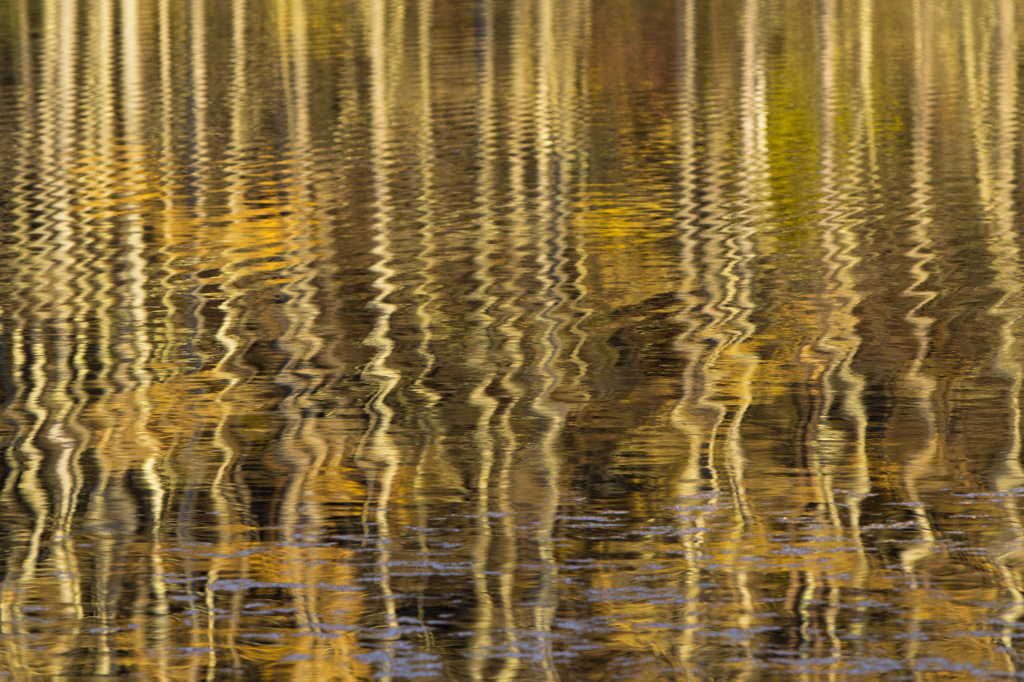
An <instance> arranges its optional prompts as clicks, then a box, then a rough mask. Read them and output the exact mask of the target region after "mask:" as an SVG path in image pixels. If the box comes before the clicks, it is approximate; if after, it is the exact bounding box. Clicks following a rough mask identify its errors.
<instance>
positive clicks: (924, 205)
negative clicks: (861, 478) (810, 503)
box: [899, 0, 939, 676]
mask: <svg viewBox="0 0 1024 682" xmlns="http://www.w3.org/2000/svg"><path fill="white" fill-rule="evenodd" d="M933 32H934V27H933V22H932V5H931V3H929V2H927V1H926V0H915V2H914V32H913V35H914V86H913V93H912V96H911V97H912V100H911V107H912V111H913V118H912V130H911V147H912V155H913V157H912V158H913V161H912V173H913V180H912V187H913V190H912V202H911V205H912V207H913V213H912V225H911V228H910V239H911V243H912V244H913V246H912V248H911V249H910V250H909V251H908V252H907V256H908V257H909V258H911V259H912V260H913V261H914V264H913V265H912V266H911V268H910V272H911V275H912V276H913V280H914V281H913V283H912V284H911V285H910V286H909V287H907V288H906V290H904V292H903V295H904V296H908V297H911V298H913V299H917V303H916V305H914V306H913V307H912V308H911V309H910V311H908V312H907V314H906V318H905V319H906V320H907V322H908V323H909V324H910V326H911V329H912V332H913V335H914V337H915V339H916V341H917V353H916V355H915V357H914V359H913V361H912V362H911V364H910V367H909V368H908V370H907V372H906V374H905V376H904V382H905V384H906V386H907V393H908V395H911V396H913V397H914V401H915V403H916V404H915V409H916V416H917V420H918V421H919V422H920V423H921V424H922V426H923V427H924V434H923V437H921V436H917V439H918V442H921V443H922V444H921V445H920V446H919V447H918V448H917V449H915V450H914V451H912V454H911V455H910V456H909V457H907V459H906V460H905V461H904V462H903V467H902V468H903V471H902V479H903V485H904V489H905V491H906V495H907V500H908V502H909V503H910V505H911V506H910V512H911V514H912V515H913V517H914V521H915V522H916V524H917V528H918V531H917V537H916V539H915V542H913V543H912V544H910V545H908V546H906V547H904V548H902V549H901V550H900V551H899V557H900V562H901V564H902V565H903V569H904V570H905V571H906V572H907V573H908V574H910V576H911V586H912V587H913V594H912V596H911V599H912V600H913V601H914V605H913V607H912V609H911V614H910V616H909V620H910V627H911V630H912V631H911V632H910V633H908V634H909V637H910V639H909V642H908V643H907V650H906V654H905V655H906V656H907V658H908V661H909V664H910V665H911V666H916V664H917V658H918V655H919V653H918V652H919V649H920V644H919V632H920V627H921V621H922V620H923V618H924V617H925V615H924V614H925V611H924V605H923V604H922V600H923V599H924V598H925V597H926V595H925V594H924V592H923V590H921V589H920V588H919V586H918V584H917V580H916V577H914V571H915V564H917V562H919V561H920V560H921V559H923V558H924V557H926V556H927V555H928V554H929V553H930V552H931V550H932V547H933V546H934V544H935V533H934V531H933V530H932V525H931V519H930V517H929V515H928V512H927V510H926V509H925V507H924V504H923V502H922V500H921V496H920V492H919V481H920V480H921V478H922V477H923V476H925V475H929V474H930V475H934V471H932V469H933V462H934V460H935V455H936V451H937V448H938V437H939V434H938V418H937V415H936V411H935V405H934V393H935V380H934V379H933V378H932V377H931V376H929V375H928V374H926V373H925V372H924V371H923V370H922V368H923V364H924V361H925V358H926V357H927V356H928V351H929V348H930V346H931V334H930V332H931V327H932V324H933V323H934V319H933V318H931V317H928V316H926V315H923V314H922V313H921V310H922V309H923V308H924V306H926V305H927V304H928V303H929V302H931V300H932V299H933V298H935V296H936V294H935V292H933V291H928V290H923V289H921V287H922V285H924V284H925V282H927V281H928V279H929V278H930V276H931V273H930V270H929V268H928V264H929V262H930V261H931V260H932V259H933V258H934V256H933V255H932V249H933V241H932V238H931V234H930V226H931V223H932V216H931V213H932V158H931V153H932V149H931V148H932V106H933V102H932V97H933V92H932V89H933V74H932V69H933V60H934V54H933V52H932V41H933V39H934V36H933ZM920 675H921V673H920V672H919V671H915V676H920Z"/></svg>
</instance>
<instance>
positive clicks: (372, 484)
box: [356, 1, 404, 680]
mask: <svg viewBox="0 0 1024 682" xmlns="http://www.w3.org/2000/svg"><path fill="white" fill-rule="evenodd" d="M403 11H404V7H402V6H397V7H396V6H389V5H388V4H386V3H380V2H373V1H367V2H365V3H364V12H365V13H366V14H367V15H368V16H369V30H370V35H369V58H370V78H371V82H370V87H371V96H370V98H371V99H370V107H371V111H372V132H371V147H372V154H373V181H374V190H375V193H376V201H375V216H374V227H373V229H374V237H373V242H374V248H373V250H372V253H373V255H374V256H376V257H377V262H376V263H375V264H374V265H373V266H372V268H371V270H372V271H373V272H374V274H375V275H376V279H375V280H374V283H373V287H374V289H376V291H377V295H376V296H375V297H374V299H373V300H372V301H371V303H370V307H371V308H372V309H373V310H375V311H376V314H377V317H376V320H375V321H374V326H373V329H372V330H371V332H370V335H369V337H367V339H366V341H365V343H366V344H367V345H369V346H371V347H372V348H374V349H376V352H375V354H374V356H373V359H372V360H371V361H370V362H369V363H368V364H367V366H366V369H365V370H364V371H363V377H364V378H365V379H366V380H367V381H368V382H369V383H370V384H371V385H375V386H376V389H375V391H374V394H373V397H372V398H371V399H370V400H369V401H368V402H367V405H366V412H367V415H368V416H369V425H368V426H367V429H366V432H365V433H364V434H363V439H362V441H361V442H360V444H359V449H358V452H357V454H356V463H357V464H358V465H359V466H360V467H361V468H363V469H364V470H365V471H366V472H367V477H368V479H369V485H368V486H367V496H366V505H367V506H366V512H365V514H364V523H365V522H368V521H369V511H370V509H371V505H374V503H375V511H374V516H373V518H374V521H375V522H376V531H375V533H374V535H375V536H376V539H377V543H376V544H377V570H378V574H379V576H380V589H381V593H382V597H383V599H384V618H385V624H386V625H387V627H388V630H389V635H388V637H387V639H388V640H389V641H390V640H393V639H394V638H395V637H397V628H398V613H397V606H396V603H395V595H394V592H393V590H392V587H391V568H390V563H391V547H390V545H391V527H390V523H389V517H388V505H389V502H390V496H391V491H392V486H393V483H394V479H395V474H396V473H397V471H398V466H399V453H398V450H397V448H396V446H395V443H394V440H393V437H392V434H391V425H392V421H393V419H394V410H393V409H392V408H391V406H390V405H389V404H388V397H389V396H390V395H391V393H392V392H393V391H394V390H395V387H396V386H397V385H398V383H399V381H400V380H401V376H402V375H401V373H400V372H399V371H398V370H396V369H394V368H392V367H391V366H390V365H389V362H388V360H389V358H390V357H391V355H392V352H393V350H394V346H395V342H394V340H393V339H392V337H391V318H392V315H393V314H394V313H395V310H396V309H397V308H396V306H395V304H393V303H390V302H389V301H388V298H389V296H390V295H391V294H392V293H394V292H395V290H396V287H395V286H394V285H393V284H392V283H391V278H392V277H393V276H394V275H395V274H396V271H395V269H394V268H393V267H392V260H393V258H394V256H393V253H392V247H391V240H392V237H391V230H392V226H391V213H392V199H391V189H390V187H391V182H392V181H391V177H390V175H391V172H392V165H393V161H392V160H391V154H390V153H389V148H390V146H391V144H392V141H391V120H390V119H391V107H392V101H391V98H390V88H389V84H390V82H391V81H390V75H391V69H390V68H389V66H390V64H391V60H390V59H389V55H390V54H391V53H392V50H389V48H388V46H389V44H390V40H389V38H390V37H391V36H392V35H396V34H397V35H398V36H400V35H401V32H395V33H392V32H391V31H389V20H390V19H391V18H392V17H390V16H389V13H401V12H403ZM398 53H399V54H400V53H401V49H398ZM374 493H376V495H374ZM365 532H366V534H367V536H370V535H371V533H370V530H369V526H367V527H366V530H365ZM386 651H387V652H388V653H387V655H388V658H387V660H385V661H384V662H383V663H382V665H381V673H382V675H383V679H386V680H390V679H392V676H393V675H394V674H395V667H394V666H395V663H394V656H395V653H394V650H393V649H392V648H391V647H390V646H389V647H387V649H386Z"/></svg>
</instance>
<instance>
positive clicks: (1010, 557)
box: [964, 0, 1024, 669]
mask: <svg viewBox="0 0 1024 682" xmlns="http://www.w3.org/2000/svg"><path fill="white" fill-rule="evenodd" d="M995 20H996V22H997V25H998V30H997V31H996V44H997V51H996V54H995V59H994V61H995V64H994V67H995V69H994V70H995V77H994V80H995V84H994V90H995V92H994V97H992V99H993V100H994V101H993V104H994V109H995V111H994V124H995V136H994V144H993V148H992V149H991V153H986V152H987V151H988V150H987V149H985V148H984V147H985V146H986V140H985V137H984V136H982V135H976V136H975V138H974V140H975V154H976V157H977V162H978V174H977V181H978V184H979V191H980V190H982V187H981V186H982V185H984V184H985V183H986V182H989V183H990V184H991V187H990V193H989V195H988V201H987V202H986V206H985V208H986V213H987V214H988V218H989V220H988V221H987V222H988V224H989V226H990V228H989V229H990V235H989V238H988V239H987V240H986V246H987V248H988V251H989V253H990V254H991V263H990V268H991V269H992V270H993V271H994V280H995V281H994V283H995V286H996V288H997V289H998V290H1000V291H1002V296H1000V298H999V299H998V300H997V301H996V302H995V303H994V304H993V305H992V306H991V308H990V309H989V311H988V312H989V314H990V315H992V316H993V317H996V318H998V319H1000V320H1001V324H1000V326H999V349H998V351H997V352H996V357H995V358H994V365H995V367H996V369H997V371H999V372H1000V373H1001V374H1003V375H1004V376H1005V377H1007V378H1008V379H1009V380H1010V386H1009V389H1008V397H1007V412H1008V414H1009V427H1010V442H1009V443H1008V444H1007V446H1006V447H1005V450H1004V451H1003V452H1001V453H998V455H997V457H998V459H997V460H996V462H995V466H993V467H992V471H991V473H990V477H991V480H990V485H991V487H992V489H993V490H994V491H995V492H997V493H1000V497H1001V504H1002V505H1003V509H1004V512H1003V513H1004V515H1005V517H1006V521H1007V524H1008V526H1009V527H1010V529H1011V531H1012V535H1013V537H1014V541H1015V542H1014V543H1013V545H1011V547H1012V548H1011V549H1008V550H1007V551H1005V552H1003V553H1001V554H994V553H993V554H994V555H993V556H992V561H993V563H994V564H995V565H996V568H997V570H998V572H999V574H1000V577H1001V579H1002V582H1003V586H1004V589H1005V590H1006V592H1007V594H1008V595H1009V602H1010V603H1009V604H1007V605H1006V606H1005V608H1004V609H1003V610H1002V613H1001V614H1000V618H1001V619H1002V621H1003V627H1002V629H1001V633H1000V635H1001V640H1002V643H1003V645H1004V647H1005V648H1006V651H1007V652H1008V656H1009V659H1010V661H1009V662H1010V665H1011V669H1016V668H1017V666H1018V665H1019V656H1017V655H1016V654H1015V652H1014V646H1013V643H1012V636H1013V632H1015V630H1016V628H1015V625H1016V623H1017V622H1018V621H1019V620H1020V619H1021V618H1022V617H1024V584H1022V581H1021V577H1020V573H1019V569H1018V568H1017V567H1016V566H1015V564H1016V561H1015V560H1016V556H1015V554H1016V553H1018V552H1019V549H1018V546H1019V545H1020V544H1021V543H1022V542H1024V522H1022V520H1021V514H1020V511H1019V509H1018V507H1017V504H1018V502H1017V496H1016V495H1014V494H1013V491H1014V490H1016V489H1019V488H1020V487H1022V486H1024V467H1022V466H1021V461H1020V457H1021V445H1022V436H1021V428H1022V424H1021V421H1022V409H1021V398H1020V394H1021V390H1022V389H1024V363H1021V361H1020V340H1019V338H1018V332H1017V329H1018V327H1019V323H1020V320H1021V318H1022V314H1021V310H1020V305H1021V295H1022V293H1024V282H1022V275H1021V268H1022V263H1021V250H1020V244H1019V238H1018V235H1017V230H1016V217H1017V216H1016V212H1015V210H1014V193H1015V191H1016V187H1017V182H1016V158H1015V150H1016V148H1017V145H1018V139H1017V138H1018V134H1017V129H1018V125H1019V115H1018V104H1017V102H1018V98H1019V87H1018V79H1017V59H1018V50H1017V25H1018V21H1017V11H1016V7H1015V5H1014V4H1013V3H1012V2H1006V1H1005V0H999V2H998V3H997V6H996V17H995ZM973 30H974V26H973V23H971V24H968V23H967V22H966V21H965V26H964V32H965V34H966V33H970V32H973ZM970 47H971V46H969V45H968V44H965V51H966V50H967V49H970ZM973 57H978V60H979V61H980V55H968V54H965V62H967V61H968V60H971V59H972V58H973ZM986 94H987V93H986ZM973 97H974V98H977V99H981V97H980V96H979V94H974V95H973ZM974 103H975V102H972V104H974ZM980 104H981V102H977V105H979V108H980ZM974 125H975V126H978V127H981V122H980V121H978V120H976V121H974ZM986 161H988V162H989V163H991V167H990V168H988V169H984V170H983V169H982V164H984V163H985V162H986ZM982 196H983V198H985V197H984V195H982Z"/></svg>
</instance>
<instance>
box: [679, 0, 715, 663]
mask: <svg viewBox="0 0 1024 682" xmlns="http://www.w3.org/2000/svg"><path fill="white" fill-rule="evenodd" d="M675 10H676V50H677V55H678V57H677V64H676V81H677V88H678V95H677V100H676V125H677V127H678V133H677V140H678V146H679V166H678V196H679V200H678V207H677V221H678V224H679V270H680V272H679V287H678V290H677V293H676V295H677V298H678V299H679V300H680V303H681V309H680V310H679V312H678V313H677V314H676V320H677V321H678V322H679V323H681V324H682V325H683V327H684V331H683V332H682V333H680V334H679V335H678V336H677V337H676V339H675V344H674V345H675V348H676V352H677V353H679V354H680V356H681V357H682V358H683V359H684V366H683V372H682V375H681V376H680V396H679V400H678V401H677V403H676V405H675V407H674V408H673V409H672V411H671V413H670V417H669V419H670V422H671V423H672V425H673V427H674V428H675V429H676V430H677V431H678V432H679V433H680V435H681V436H682V441H683V442H682V443H681V450H682V453H683V457H684V458H685V461H684V463H683V465H682V467H681V470H680V473H679V476H678V479H677V480H676V481H675V487H674V493H675V497H676V500H675V502H676V505H677V509H678V514H677V517H676V518H677V520H676V523H677V524H678V527H679V531H680V532H679V537H680V544H681V545H682V547H683V552H684V557H683V564H684V567H685V568H684V569H683V571H682V577H681V578H680V580H681V582H682V591H683V595H684V598H685V600H686V602H687V603H686V604H685V605H684V606H681V607H680V611H681V612H682V613H681V614H679V615H678V616H677V617H678V618H679V620H680V621H681V622H682V623H683V624H684V626H685V627H684V628H683V630H682V631H681V632H680V634H679V636H678V638H677V640H676V644H675V646H674V652H673V653H674V658H675V660H676V661H677V662H678V663H677V665H678V666H679V667H680V668H682V669H684V670H689V669H692V668H693V667H694V662H693V659H694V656H695V655H696V653H697V650H698V647H699V640H698V632H699V630H700V629H701V628H700V624H701V615H702V614H701V611H702V609H701V608H700V606H699V604H700V601H701V594H702V591H703V590H702V584H701V579H700V576H701V559H702V552H703V545H704V541H705V539H706V538H705V536H706V533H707V529H708V520H707V518H706V517H707V515H708V512H707V511H705V510H706V509H709V508H714V507H715V503H716V501H717V495H718V493H719V492H720V491H719V490H718V482H717V480H716V478H715V476H714V473H713V472H709V471H707V469H706V468H705V467H704V466H703V447H702V443H703V440H704V435H705V433H706V431H707V428H708V420H707V418H706V417H707V416H708V415H707V414H706V410H702V409H701V408H700V406H699V402H700V399H701V396H702V395H703V393H702V391H701V388H700V386H699V385H698V377H697V368H698V366H699V365H700V362H701V356H702V355H703V354H704V350H705V349H704V347H703V345H702V344H701V343H699V342H698V341H696V340H695V339H694V338H693V336H694V333H695V332H696V331H697V330H699V328H700V319H699V316H698V311H699V308H700V305H701V295H700V292H699V290H698V288H699V282H698V273H699V269H700V264H699V262H698V261H699V257H700V254H699V241H698V235H699V232H700V216H699V202H700V197H699V187H698V173H699V171H698V164H699V158H698V157H699V155H698V150H697V145H698V136H697V118H698V116H699V114H700V105H701V101H700V92H699V90H698V87H697V74H698V70H699V60H698V53H697V43H698V32H697V17H698V11H697V1H696V0H678V1H677V3H676V8H675ZM704 474H707V477H705V475H704ZM705 488H710V489H711V496H710V497H709V499H706V500H704V499H702V496H703V494H704V492H705ZM687 502H695V504H687ZM702 502H703V503H702Z"/></svg>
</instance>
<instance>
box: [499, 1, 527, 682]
mask: <svg viewBox="0 0 1024 682" xmlns="http://www.w3.org/2000/svg"><path fill="white" fill-rule="evenodd" d="M532 10H533V3H531V2H520V3H515V4H514V5H513V7H512V12H513V17H512V22H511V35H510V38H509V40H510V51H511V54H510V57H509V62H510V65H509V66H510V75H509V80H510V82H509V83H508V85H507V87H505V88H501V89H500V90H499V92H504V93H507V94H508V97H509V99H510V102H509V105H508V121H509V123H508V125H509V135H508V149H509V152H508V154H509V178H508V183H509V190H510V200H509V201H510V204H509V206H508V210H509V214H510V215H509V222H510V227H509V236H508V244H507V247H506V254H505V256H504V258H505V261H506V266H507V268H508V270H509V272H510V273H513V275H512V277H510V278H509V281H508V282H507V283H506V284H505V286H504V287H503V288H502V289H501V290H500V295H501V299H502V300H501V302H500V303H499V304H498V307H497V309H496V313H497V314H499V315H500V316H501V317H500V320H501V321H500V322H499V323H498V327H497V331H498V333H499V334H500V338H501V340H502V343H501V351H502V353H501V355H502V356H503V358H504V361H503V363H502V364H504V366H505V368H506V369H505V371H504V372H503V373H502V375H501V378H500V379H499V385H500V387H501V390H502V392H503V393H504V395H505V396H506V398H505V401H504V402H505V404H504V405H502V406H501V408H500V409H499V412H498V415H497V417H496V427H495V431H496V434H497V435H498V439H500V440H499V441H498V442H499V443H500V448H499V452H500V457H499V459H498V461H500V465H499V466H500V468H499V471H498V481H497V483H498V500H497V502H498V509H499V512H500V513H501V517H500V518H501V539H502V547H501V555H502V556H503V557H504V561H503V562H502V563H501V569H500V570H501V576H500V578H499V588H498V594H499V599H500V601H501V613H502V625H503V631H504V633H505V646H506V647H507V648H508V651H509V652H510V654H511V655H510V656H508V657H507V658H506V660H505V661H504V662H503V664H502V666H501V668H500V669H499V670H498V671H497V673H496V674H495V679H496V680H499V681H500V682H509V681H510V680H513V679H515V678H516V676H517V675H518V674H519V672H520V668H521V666H522V663H521V661H520V658H519V653H520V652H521V651H522V645H521V644H520V641H519V640H520V637H519V634H518V633H519V620H518V619H517V614H516V606H517V604H516V601H515V585H516V583H517V575H518V570H517V569H518V561H519V551H518V544H519V538H518V534H517V532H516V529H517V526H518V523H517V515H516V509H515V504H514V503H513V500H512V495H513V492H512V485H513V475H514V471H513V465H514V463H515V462H514V458H515V455H516V453H517V452H518V451H519V449H520V448H521V447H523V444H521V443H520V439H519V437H518V434H517V433H516V429H515V422H514V415H515V414H516V412H517V410H518V409H519V407H520V405H521V404H522V403H523V401H524V399H525V397H526V388H525V386H524V385H523V382H522V381H521V380H520V378H519V375H520V374H521V373H522V372H523V370H524V367H525V365H526V353H525V349H524V345H525V333H524V332H523V330H522V322H521V321H522V320H523V318H525V316H526V310H525V305H524V302H523V296H524V291H525V290H526V289H527V287H526V286H525V285H522V284H520V280H519V277H521V276H523V275H522V273H523V270H524V268H523V267H522V263H523V260H524V254H525V252H526V249H527V243H528V236H527V234H526V233H527V210H528V205H527V204H528V191H527V186H526V162H527V156H526V148H527V145H528V135H527V131H528V128H529V126H530V123H531V120H532V118H531V115H530V112H529V109H528V108H527V104H528V102H529V92H530V86H531V72H532V69H531V59H530V57H531V50H530V49H529V48H530V43H529V35H530V32H531V30H530V29H531V25H532V16H533V11H532ZM496 440H497V439H496Z"/></svg>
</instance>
